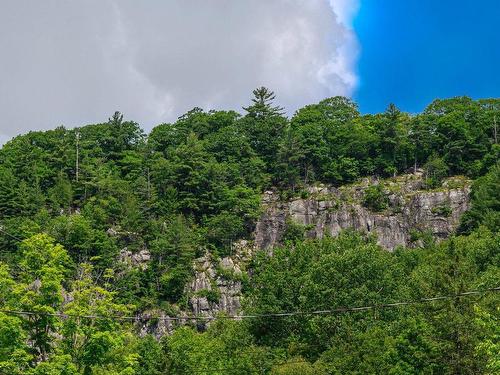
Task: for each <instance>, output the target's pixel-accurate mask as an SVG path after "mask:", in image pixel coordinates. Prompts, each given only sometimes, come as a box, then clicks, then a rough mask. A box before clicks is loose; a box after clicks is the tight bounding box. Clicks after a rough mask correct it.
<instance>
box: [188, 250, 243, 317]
mask: <svg viewBox="0 0 500 375" xmlns="http://www.w3.org/2000/svg"><path fill="white" fill-rule="evenodd" d="M194 268H195V271H196V272H195V276H194V278H193V280H192V281H191V283H190V284H189V285H188V286H187V288H186V289H187V290H186V292H187V293H188V294H190V295H191V297H190V298H189V305H190V307H191V310H192V312H193V314H194V315H197V316H206V317H214V316H216V315H217V314H218V313H220V312H224V313H226V314H228V315H237V314H238V313H239V310H240V307H241V275H242V271H241V269H240V267H239V265H238V264H237V263H236V262H235V260H234V259H233V258H232V257H226V258H222V259H221V260H220V261H219V262H218V266H217V265H216V264H215V263H214V262H213V261H212V259H211V256H210V254H209V253H207V254H205V255H204V256H203V257H201V258H199V259H197V260H196V261H195V265H194ZM208 296H210V297H208Z"/></svg>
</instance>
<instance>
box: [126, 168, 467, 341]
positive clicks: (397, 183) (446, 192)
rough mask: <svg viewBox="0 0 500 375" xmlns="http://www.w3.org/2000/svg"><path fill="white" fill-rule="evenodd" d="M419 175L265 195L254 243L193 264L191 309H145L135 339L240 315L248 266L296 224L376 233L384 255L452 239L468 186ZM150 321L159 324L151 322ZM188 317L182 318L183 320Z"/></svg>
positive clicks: (133, 260)
mask: <svg viewBox="0 0 500 375" xmlns="http://www.w3.org/2000/svg"><path fill="white" fill-rule="evenodd" d="M374 184H382V186H383V191H384V195H385V198H386V202H387V208H386V209H384V210H383V211H381V212H374V211H371V210H370V209H368V208H367V207H365V205H364V204H363V203H364V198H365V194H366V189H367V188H368V187H369V186H371V185H374ZM423 186H424V183H423V180H422V176H421V175H419V174H412V175H405V176H400V177H397V178H394V179H389V180H384V181H379V180H376V179H365V180H363V181H361V182H360V183H357V184H353V185H350V186H343V187H341V188H335V187H332V186H324V185H319V186H311V187H309V188H308V189H307V190H306V191H304V192H303V193H302V194H301V195H302V196H301V197H300V198H293V199H288V200H283V199H280V195H279V193H277V192H273V191H266V192H265V193H264V195H263V208H264V210H263V214H262V216H261V218H260V220H259V221H258V222H257V223H256V227H255V231H254V236H253V237H254V238H253V241H246V240H242V241H239V242H237V243H236V244H234V245H233V248H232V249H231V254H232V255H231V256H228V257H224V258H222V259H214V258H213V257H212V255H211V254H210V253H209V252H207V253H205V255H204V256H202V257H200V258H198V259H196V260H195V262H194V264H193V269H194V277H193V279H192V281H191V282H190V283H189V284H188V285H186V288H185V294H186V296H187V297H188V307H189V308H188V309H187V310H186V311H179V312H178V313H176V314H175V315H176V316H177V317H179V316H180V317H181V318H180V319H177V320H171V319H169V317H168V315H167V313H166V312H164V311H151V312H144V313H143V314H141V315H140V316H139V317H138V321H137V326H138V329H139V331H140V334H142V335H145V334H153V335H154V336H156V337H158V338H159V337H161V336H163V335H165V334H170V333H171V332H172V330H173V329H174V328H175V327H176V326H177V325H179V324H187V323H189V324H197V326H198V328H199V329H204V327H205V325H206V324H207V323H209V322H210V320H211V319H193V317H205V318H215V317H216V316H217V315H219V314H220V313H224V314H227V315H238V314H241V313H242V311H241V305H242V298H243V296H242V281H243V280H244V279H245V278H246V277H248V276H249V275H248V274H247V271H246V270H245V268H246V265H248V263H249V262H250V260H251V259H252V257H253V255H254V253H255V252H256V251H259V250H264V249H265V250H267V251H269V252H271V251H272V248H273V247H274V246H277V245H279V244H281V243H282V241H283V239H284V236H285V234H286V233H287V229H288V228H289V227H290V226H291V225H299V226H300V227H301V228H302V229H303V230H304V232H305V235H306V236H307V237H311V238H321V237H323V236H325V235H330V236H336V235H338V234H339V233H340V232H341V231H342V230H345V229H354V230H357V231H361V232H364V233H367V234H374V235H376V237H377V241H378V243H379V244H380V245H381V246H383V247H385V248H386V249H388V250H392V249H394V248H395V247H396V246H399V245H402V246H415V245H416V244H418V243H419V239H418V238H419V236H418V234H419V233H429V234H431V235H432V236H434V237H435V238H436V239H438V240H439V239H443V238H446V237H447V236H449V235H450V234H451V233H453V231H454V230H455V229H456V227H457V225H458V223H459V220H460V216H461V215H462V214H463V213H464V212H465V211H466V210H467V209H468V208H469V193H470V182H469V181H468V180H466V179H464V178H452V179H449V180H447V181H445V182H444V183H443V185H442V186H441V187H440V188H439V189H434V190H426V189H424V188H423ZM120 260H121V262H123V263H124V264H126V265H128V266H129V267H139V268H141V269H145V268H146V267H147V264H148V261H149V252H147V250H144V251H140V252H138V253H132V252H130V251H129V250H128V249H127V248H125V249H123V250H122V251H121V253H120ZM149 316H154V317H159V319H151V320H150V319H148V317H149ZM184 317H185V319H184Z"/></svg>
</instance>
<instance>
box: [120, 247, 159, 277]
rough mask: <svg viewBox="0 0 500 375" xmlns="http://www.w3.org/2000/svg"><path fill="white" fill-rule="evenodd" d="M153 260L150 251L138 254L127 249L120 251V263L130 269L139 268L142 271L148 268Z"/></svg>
mask: <svg viewBox="0 0 500 375" xmlns="http://www.w3.org/2000/svg"><path fill="white" fill-rule="evenodd" d="M150 259H151V254H150V252H149V250H147V249H142V250H140V251H139V252H138V253H133V252H131V251H130V250H128V249H127V248H126V247H124V248H123V249H121V250H120V254H119V257H118V261H119V262H121V263H124V264H126V265H127V266H128V267H129V268H132V267H138V268H140V269H141V270H143V271H144V270H145V269H147V268H148V262H149V260H150Z"/></svg>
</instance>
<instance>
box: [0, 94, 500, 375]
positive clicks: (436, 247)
mask: <svg viewBox="0 0 500 375" xmlns="http://www.w3.org/2000/svg"><path fill="white" fill-rule="evenodd" d="M273 100H274V94H273V93H272V92H270V91H269V90H267V89H265V88H260V89H257V90H255V91H254V98H253V99H252V102H251V104H250V105H249V106H248V107H245V108H244V110H245V113H244V115H240V114H238V113H236V112H233V111H209V112H205V111H203V110H201V109H199V108H194V109H193V110H191V111H189V112H188V113H186V114H185V115H183V116H181V117H180V118H179V119H178V121H176V122H175V123H173V124H161V125H158V126H157V127H155V128H154V129H153V130H152V131H151V133H150V134H149V135H147V136H146V135H145V134H144V132H143V131H142V130H141V128H140V127H139V125H138V124H136V123H134V122H132V121H124V120H123V117H122V115H121V114H120V113H118V112H117V113H115V114H114V115H113V116H112V117H111V118H110V119H109V121H108V122H106V123H102V124H95V125H87V126H83V127H81V128H78V129H71V130H68V129H65V128H63V127H59V128H57V129H55V130H52V131H47V132H30V133H28V134H25V135H20V136H18V137H16V138H14V139H13V140H11V141H10V142H8V143H7V144H5V145H4V146H3V147H2V148H1V149H0V290H1V291H2V293H1V296H0V373H1V374H4V373H5V374H36V375H42V374H43V375H73V374H84V375H90V374H109V375H111V374H123V375H129V374H130V375H132V374H136V375H157V374H193V373H206V374H224V373H234V374H262V373H267V374H276V375H278V374H280V375H283V374H365V373H366V374H370V373H380V374H420V373H427V374H477V373H485V374H488V373H489V374H494V373H497V372H498V371H499V366H500V356H499V354H498V353H499V346H500V341H499V340H500V333H499V331H498V322H499V319H500V310H499V309H498V306H499V298H498V295H497V294H496V295H495V294H485V295H482V296H470V297H467V298H455V299H448V300H442V301H436V302H433V303H426V304H414V305H408V306H401V307H398V308H386V309H384V308H379V309H373V310H369V311H359V312H349V313H344V314H326V315H298V316H290V317H284V318H283V317H281V318H270V317H267V318H256V319H248V320H243V321H231V320H225V319H221V320H218V321H216V322H214V323H212V324H211V325H210V326H209V327H208V329H206V330H201V331H200V330H198V329H197V328H200V327H201V326H202V325H200V326H197V325H196V324H195V322H193V324H186V325H183V326H179V327H177V328H176V329H175V331H174V333H173V334H172V335H169V336H165V337H163V338H162V339H161V340H157V339H156V338H154V337H152V336H148V335H145V336H144V335H142V336H141V335H138V329H139V328H138V325H137V324H134V322H131V321H124V320H119V319H118V318H117V317H120V316H131V315H134V314H136V313H139V312H142V311H145V310H151V309H152V310H155V309H156V310H158V309H162V310H163V311H166V312H167V313H169V314H180V313H181V312H182V311H186V310H187V307H188V306H187V299H188V296H187V295H186V289H185V286H186V284H187V283H188V282H190V281H191V278H192V276H193V261H194V260H195V259H196V258H197V257H199V256H201V255H202V254H204V253H205V252H209V253H211V254H212V256H213V257H218V256H220V257H222V256H226V255H228V254H231V253H232V251H233V243H234V242H235V241H236V240H239V239H244V238H249V236H250V234H251V233H252V231H253V228H254V224H255V221H256V218H257V217H258V216H259V213H260V212H259V211H260V197H261V193H262V192H263V191H264V190H266V189H278V190H279V191H280V193H281V196H282V197H290V196H293V195H300V194H301V193H304V188H305V187H306V185H308V184H311V183H316V182H322V183H328V184H334V185H342V184H346V183H351V182H354V181H356V180H357V179H359V178H361V177H367V176H377V177H382V178H383V177H390V176H393V175H395V174H398V173H405V172H408V171H412V170H415V169H418V168H422V169H424V173H425V174H424V176H425V188H426V189H440V188H441V186H442V181H443V179H444V178H445V177H447V176H450V175H457V174H461V175H466V176H468V177H469V178H472V179H474V183H473V187H472V193H471V209H470V210H469V211H468V212H467V213H466V214H465V215H464V216H463V218H462V222H461V225H460V228H459V232H458V233H457V236H455V237H452V238H450V239H448V240H446V241H444V242H441V243H438V244H436V243H434V242H433V241H432V240H430V239H427V240H426V241H423V243H424V245H422V247H417V248H414V249H403V248H401V249H397V250H396V251H395V252H393V253H389V252H387V251H385V250H383V249H381V248H380V247H379V246H378V245H376V242H375V240H374V239H372V238H364V237H362V236H361V235H360V234H356V233H350V232H346V233H343V234H342V235H341V236H340V237H339V238H336V239H332V238H324V239H322V240H304V232H305V230H306V228H303V227H300V226H298V225H296V224H295V225H294V224H293V223H289V225H288V227H287V231H286V233H285V240H286V243H285V245H284V246H283V247H282V248H279V249H274V251H273V255H272V256H269V255H268V254H265V253H259V254H257V255H256V257H255V258H254V259H253V260H252V262H251V264H250V265H249V268H250V270H251V272H250V275H251V277H250V278H249V279H248V280H245V288H244V292H245V298H244V306H243V308H244V310H245V312H248V313H251V314H266V313H272V312H283V311H314V310H325V309H327V310H328V309H335V308H341V307H346V306H351V307H352V306H363V305H380V304H385V303H390V302H397V301H406V300H417V299H419V298H423V297H428V296H436V295H453V294H457V293H461V292H464V291H468V290H475V289H486V288H491V287H497V286H499V284H500V280H499V276H498V275H500V269H499V265H500V237H499V232H498V230H499V225H500V196H499V192H500V186H499V184H500V175H499V173H500V165H499V162H498V156H499V152H500V146H499V145H498V143H497V139H496V129H494V121H493V119H494V117H495V116H496V117H499V116H500V100H498V99H488V100H472V99H469V98H466V97H461V98H453V99H446V100H436V101H434V102H433V103H432V104H431V105H429V106H428V108H426V110H425V111H424V112H423V113H421V114H417V115H409V114H406V113H402V112H400V111H399V110H398V109H397V108H396V107H395V106H394V105H390V106H389V107H388V109H387V111H386V112H384V113H382V114H376V115H361V114H360V113H359V112H358V109H357V106H356V104H355V103H354V102H352V101H351V100H349V99H347V98H343V97H334V98H329V99H325V100H323V101H321V102H320V103H318V104H312V105H308V106H306V107H304V108H302V109H299V110H298V111H297V112H296V113H295V115H294V116H293V117H292V118H291V119H288V118H286V117H285V116H284V114H283V111H282V108H280V107H279V106H276V105H275V104H274V103H273ZM362 202H363V204H364V205H365V206H366V207H368V208H369V209H370V210H373V211H378V212H382V211H384V210H385V209H386V208H388V201H387V197H386V196H385V193H384V190H383V186H382V185H381V184H377V185H373V186H371V187H369V188H368V189H367V190H366V192H365V195H364V198H363V200H362ZM439 209H440V210H442V212H441V211H440V215H442V216H445V213H446V212H447V211H446V210H447V208H446V207H440V208H439ZM146 248H147V249H148V250H149V253H150V257H151V258H150V259H149V262H148V265H147V267H145V268H140V267H127V266H126V265H125V263H124V262H118V261H117V259H119V258H120V257H123V256H124V254H127V253H131V254H134V253H138V252H139V251H140V250H142V249H146ZM207 293H208V292H207ZM212 294H213V293H212ZM212 294H210V295H208V294H207V298H209V299H217V297H218V296H217V295H215V294H214V295H212ZM12 310H16V311H31V312H35V313H38V314H35V315H26V314H24V315H23V314H21V315H16V314H12V313H9V311H12ZM57 314H65V316H63V317H61V316H58V315H57ZM89 316H98V318H95V317H94V318H91V317H89Z"/></svg>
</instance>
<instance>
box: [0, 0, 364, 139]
mask: <svg viewBox="0 0 500 375" xmlns="http://www.w3.org/2000/svg"><path fill="white" fill-rule="evenodd" d="M357 6H358V4H357V1H355V0H331V1H325V0H272V1H269V0H251V1H250V0H248V1H243V0H241V1H234V0H168V1H160V0H157V1H156V0H149V1H136V0H86V1H76V0H74V1H70V0H44V1H39V0H31V1H29V0H3V1H2V2H1V5H0V7H1V11H0V113H1V114H2V116H1V118H0V134H1V136H0V137H2V138H3V140H5V139H6V138H10V137H12V136H14V135H16V134H19V133H20V132H26V131H28V130H34V129H49V128H53V127H55V126H57V125H65V126H68V127H71V126H75V125H82V124H87V123H94V122H102V121H105V120H107V118H108V117H109V116H110V115H111V114H112V113H113V112H114V111H115V110H119V111H121V112H123V113H125V117H126V118H129V119H133V120H135V121H137V122H139V123H140V124H141V125H142V126H143V127H144V128H145V129H146V130H149V129H151V127H152V126H154V125H156V124H159V123H162V122H169V121H174V120H175V119H176V118H177V117H179V116H180V115H182V114H183V113H185V112H186V111H188V110H190V109H191V108H193V107H194V106H199V107H202V108H204V109H222V108H223V109H236V110H240V109H241V106H242V105H246V104H248V102H249V100H250V98H251V92H252V90H253V89H254V88H255V87H257V86H261V85H264V86H267V87H270V88H272V89H273V90H274V91H275V92H276V93H277V94H278V97H279V102H280V104H281V105H283V106H285V107H286V108H287V110H288V111H289V113H293V111H294V110H295V109H297V108H298V107H300V106H302V105H304V104H306V103H312V102H315V101H318V100H320V99H322V98H325V97H327V96H331V95H352V94H353V92H354V89H355V87H356V82H357V76H356V68H355V66H356V56H357V52H358V46H357V43H356V37H355V34H354V32H353V30H352V28H351V22H352V18H353V17H354V15H355V13H356V9H357Z"/></svg>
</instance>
